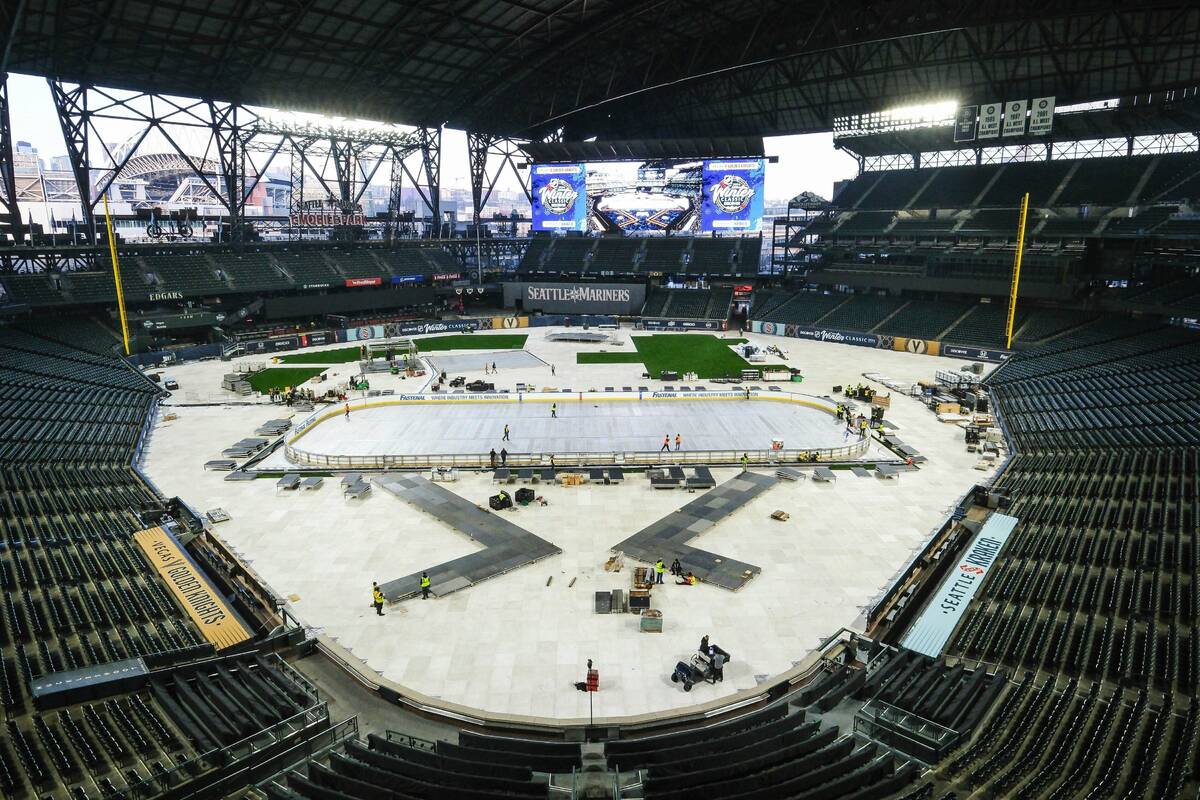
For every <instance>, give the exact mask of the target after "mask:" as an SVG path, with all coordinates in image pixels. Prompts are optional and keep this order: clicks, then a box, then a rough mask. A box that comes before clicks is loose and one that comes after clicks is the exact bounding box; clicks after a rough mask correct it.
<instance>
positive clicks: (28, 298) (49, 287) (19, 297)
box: [0, 273, 111, 307]
mask: <svg viewBox="0 0 1200 800" xmlns="http://www.w3.org/2000/svg"><path fill="white" fill-rule="evenodd" d="M109 282H110V283H111V279H110V281H109ZM0 284H2V285H3V286H4V291H5V293H6V294H7V295H8V297H9V298H10V300H11V302H14V303H24V304H25V305H29V306H34V307H37V306H52V305H58V304H59V303H61V302H63V296H62V294H61V293H60V292H59V290H58V285H57V282H56V279H52V278H51V277H50V276H49V275H45V274H41V273H35V274H20V273H12V274H8V275H3V276H0Z"/></svg>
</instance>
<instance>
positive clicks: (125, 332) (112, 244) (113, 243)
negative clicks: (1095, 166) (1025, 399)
mask: <svg viewBox="0 0 1200 800" xmlns="http://www.w3.org/2000/svg"><path fill="white" fill-rule="evenodd" d="M1026 196H1027V197H1028V195H1026ZM104 227H105V228H106V229H107V230H108V254H109V256H111V257H112V265H113V283H114V284H116V287H117V312H118V313H119V314H120V315H121V338H122V340H124V342H125V355H129V323H128V322H126V321H125V293H124V292H123V291H121V268H120V266H118V264H117V240H116V238H115V237H113V229H112V216H111V215H110V214H109V213H108V193H107V192H105V194H104ZM1023 229H1024V228H1023V227H1022V230H1023ZM1019 257H1020V256H1018V258H1019ZM1010 324H1011V323H1010Z"/></svg>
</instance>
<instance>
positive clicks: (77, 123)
mask: <svg viewBox="0 0 1200 800" xmlns="http://www.w3.org/2000/svg"><path fill="white" fill-rule="evenodd" d="M47 83H48V84H50V95H51V97H52V98H53V99H54V110H55V112H57V114H58V124H59V126H60V127H61V128H62V134H63V142H64V143H65V144H66V147H67V160H68V161H70V162H71V174H73V175H74V176H75V186H76V188H77V189H78V190H79V205H80V206H81V210H82V212H83V227H84V229H85V230H86V231H87V236H88V241H89V242H90V243H93V244H94V243H95V241H96V215H95V214H94V213H93V207H92V204H93V196H94V194H95V193H94V191H93V186H92V172H91V167H90V165H89V163H88V135H87V126H88V110H87V90H88V87H87V86H85V85H82V84H81V85H79V86H76V87H75V88H74V89H67V88H65V87H64V86H63V84H62V83H61V82H59V81H56V80H48V81H47Z"/></svg>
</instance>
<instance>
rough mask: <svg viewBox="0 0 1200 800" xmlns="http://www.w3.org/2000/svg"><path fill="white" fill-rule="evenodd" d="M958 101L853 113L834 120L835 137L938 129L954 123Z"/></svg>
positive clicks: (938, 101)
mask: <svg viewBox="0 0 1200 800" xmlns="http://www.w3.org/2000/svg"><path fill="white" fill-rule="evenodd" d="M958 104H959V101H958V100H936V101H933V102H929V103H919V104H915V105H908V106H897V107H896V108H889V109H887V110H884V111H871V112H868V113H865V114H850V115H847V116H844V117H835V118H834V120H833V137H834V139H838V138H841V137H843V136H870V135H872V134H877V133H892V132H895V131H909V130H915V129H917V128H936V127H940V126H943V125H953V124H954V114H955V112H956V111H957V110H958Z"/></svg>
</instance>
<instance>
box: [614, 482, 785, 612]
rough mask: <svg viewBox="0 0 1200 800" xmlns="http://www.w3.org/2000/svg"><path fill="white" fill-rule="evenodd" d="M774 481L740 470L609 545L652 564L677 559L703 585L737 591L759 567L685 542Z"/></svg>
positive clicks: (668, 562)
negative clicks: (680, 506) (682, 504)
mask: <svg viewBox="0 0 1200 800" xmlns="http://www.w3.org/2000/svg"><path fill="white" fill-rule="evenodd" d="M778 482H779V479H778V478H776V477H775V476H774V475H759V474H758V473H755V472H743V473H741V474H739V475H737V476H736V477H734V478H731V479H730V480H728V481H726V482H725V483H722V484H721V485H720V486H718V487H716V488H715V489H712V490H711V491H708V492H705V493H704V494H702V495H700V496H699V497H697V498H696V499H695V500H693V501H692V502H690V503H688V504H687V505H685V506H684V507H683V508H681V509H679V510H678V511H673V512H671V513H670V514H668V515H667V516H665V517H663V518H662V519H660V520H658V521H656V522H654V523H651V524H650V525H648V526H647V527H645V528H642V529H641V530H640V531H638V532H637V533H635V534H634V535H633V536H630V537H629V538H628V539H626V540H624V541H623V542H621V543H620V544H617V545H614V546H613V549H614V550H620V551H622V552H623V553H625V555H627V556H630V557H632V558H634V559H636V560H638V561H646V562H649V563H651V564H653V563H654V562H655V561H657V560H658V559H660V558H661V559H662V560H663V561H665V562H666V563H667V564H670V563H671V561H672V560H674V559H676V558H678V559H679V563H680V564H681V565H682V566H683V570H684V572H691V573H693V574H694V575H695V576H696V577H697V578H698V579H699V580H701V581H703V582H704V583H711V584H713V585H714V586H720V587H721V588H722V589H729V590H730V591H737V590H738V589H740V588H742V587H743V586H745V585H746V584H747V583H748V582H749V581H750V579H751V578H753V577H754V576H755V575H758V574H759V573H760V572H762V567H759V566H755V565H754V564H747V563H745V562H744V561H738V560H736V559H732V558H727V557H725V556H721V555H718V554H716V553H710V552H708V551H707V550H701V549H700V548H698V547H692V546H691V545H689V544H688V542H689V541H690V540H692V539H694V538H696V537H697V536H699V535H701V534H702V533H704V532H705V531H706V530H708V529H709V528H711V527H713V526H714V525H716V524H717V523H718V522H720V521H721V520H723V519H724V518H725V517H727V516H729V515H730V514H732V513H733V512H735V511H737V510H738V509H739V508H741V507H742V506H744V505H746V504H747V503H749V502H750V501H751V500H753V499H754V498H756V497H758V496H759V495H760V494H762V493H763V492H765V491H767V490H768V489H770V488H771V487H772V486H774V485H775V484H777V483H778ZM671 580H674V578H672V579H671Z"/></svg>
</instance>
